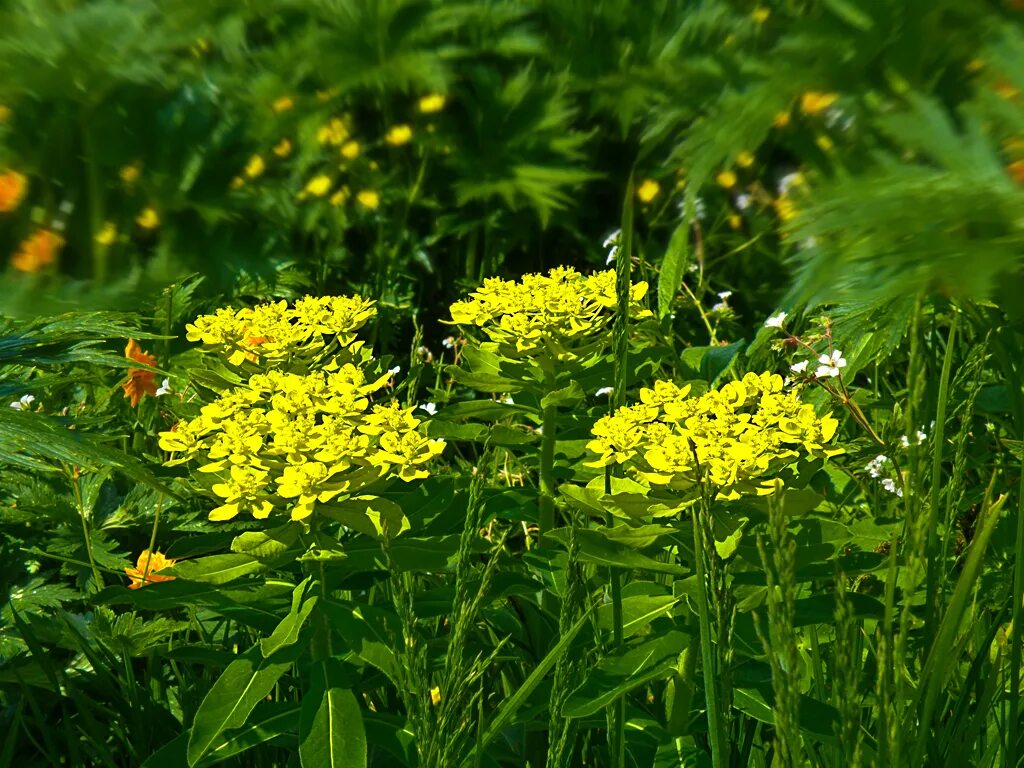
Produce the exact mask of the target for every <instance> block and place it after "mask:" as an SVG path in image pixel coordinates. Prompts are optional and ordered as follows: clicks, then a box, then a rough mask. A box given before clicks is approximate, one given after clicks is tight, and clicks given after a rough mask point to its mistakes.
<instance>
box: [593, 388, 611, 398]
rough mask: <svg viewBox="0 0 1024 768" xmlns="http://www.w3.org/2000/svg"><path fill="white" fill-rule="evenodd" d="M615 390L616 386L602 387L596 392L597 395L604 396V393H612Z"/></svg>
mask: <svg viewBox="0 0 1024 768" xmlns="http://www.w3.org/2000/svg"><path fill="white" fill-rule="evenodd" d="M614 391H615V387H601V388H600V389H599V390H597V392H595V393H594V394H595V395H597V396H598V397H603V396H604V395H610V394H611V393H612V392H614Z"/></svg>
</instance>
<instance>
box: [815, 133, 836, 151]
mask: <svg viewBox="0 0 1024 768" xmlns="http://www.w3.org/2000/svg"><path fill="white" fill-rule="evenodd" d="M814 143H815V144H817V145H818V146H819V147H820V148H821V151H822V152H831V151H832V150H833V149H834V148H835V142H833V141H832V139H831V138H830V137H828V136H826V135H825V134H822V135H821V136H819V137H818V138H816V139H815V140H814Z"/></svg>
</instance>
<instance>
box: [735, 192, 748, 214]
mask: <svg viewBox="0 0 1024 768" xmlns="http://www.w3.org/2000/svg"><path fill="white" fill-rule="evenodd" d="M749 207H750V195H748V194H746V193H744V194H742V195H736V208H737V209H739V210H741V211H745V210H747V208H749Z"/></svg>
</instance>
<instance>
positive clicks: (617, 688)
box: [562, 630, 690, 717]
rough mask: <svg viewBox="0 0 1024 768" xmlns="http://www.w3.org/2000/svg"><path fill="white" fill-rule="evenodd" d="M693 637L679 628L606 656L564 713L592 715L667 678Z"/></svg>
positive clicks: (570, 699)
mask: <svg viewBox="0 0 1024 768" xmlns="http://www.w3.org/2000/svg"><path fill="white" fill-rule="evenodd" d="M689 642H690V638H689V636H688V635H686V634H684V633H682V632H679V631H677V630H671V631H669V632H667V633H665V634H664V635H661V636H660V637H656V638H654V639H652V640H647V641H645V642H643V643H640V644H639V645H635V646H632V647H630V646H626V647H624V648H620V649H616V650H615V651H614V652H613V653H611V654H609V655H608V656H605V657H604V658H603V659H601V661H600V662H598V665H597V666H596V667H594V669H592V670H591V672H590V674H588V675H587V678H586V680H584V681H583V683H582V684H581V685H580V686H579V687H578V688H577V689H576V690H575V691H573V692H572V693H571V694H570V695H569V698H568V700H567V701H566V702H565V707H564V708H563V710H562V712H563V714H565V715H566V716H567V717H586V716H587V715H592V714H594V713H595V712H598V711H600V710H602V709H604V708H605V707H607V706H608V705H609V704H610V703H611V702H613V701H615V699H617V698H618V697H619V696H622V695H624V694H626V693H628V692H629V691H631V690H633V689H634V688H637V687H638V686H641V685H643V684H644V683H647V682H650V681H651V680H657V679H659V678H661V677H664V676H665V675H666V674H667V673H669V672H671V671H672V670H674V669H675V665H676V661H677V659H678V658H679V654H680V653H682V651H683V649H684V648H686V646H687V645H688V643H689Z"/></svg>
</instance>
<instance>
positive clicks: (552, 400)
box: [540, 381, 587, 408]
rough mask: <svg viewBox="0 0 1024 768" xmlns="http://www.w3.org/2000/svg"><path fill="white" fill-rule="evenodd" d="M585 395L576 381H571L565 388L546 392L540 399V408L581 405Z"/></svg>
mask: <svg viewBox="0 0 1024 768" xmlns="http://www.w3.org/2000/svg"><path fill="white" fill-rule="evenodd" d="M586 397H587V395H586V393H585V392H584V391H583V387H581V386H580V384H579V382H578V381H571V382H569V385H568V386H566V387H562V388H561V389H556V390H554V391H553V392H548V393H547V394H546V395H544V397H542V398H541V399H540V407H541V408H549V407H555V408H569V407H571V406H574V405H578V404H579V403H582V402H583V401H584V400H585V399H586Z"/></svg>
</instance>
